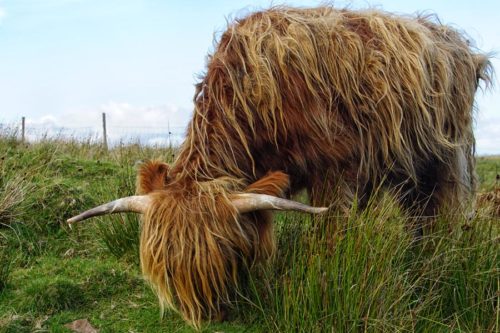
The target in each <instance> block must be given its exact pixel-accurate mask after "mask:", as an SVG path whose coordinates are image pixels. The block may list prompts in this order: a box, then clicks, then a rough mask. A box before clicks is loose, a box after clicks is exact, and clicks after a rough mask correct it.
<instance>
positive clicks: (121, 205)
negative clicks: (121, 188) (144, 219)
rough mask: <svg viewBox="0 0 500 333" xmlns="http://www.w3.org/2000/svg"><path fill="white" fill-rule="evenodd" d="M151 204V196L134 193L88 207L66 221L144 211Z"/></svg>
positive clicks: (73, 221)
mask: <svg viewBox="0 0 500 333" xmlns="http://www.w3.org/2000/svg"><path fill="white" fill-rule="evenodd" d="M150 205H151V198H150V197H149V196H146V195H134V196H131V197H125V198H121V199H117V200H114V201H111V202H108V203H105V204H103V205H100V206H98V207H95V208H92V209H89V210H87V211H85V212H83V213H81V214H79V215H77V216H74V217H72V218H70V219H68V221H67V222H68V223H75V222H80V221H83V220H86V219H88V218H91V217H94V216H100V215H105V214H114V213H127V212H132V213H145V212H146V210H147V209H148V207H149V206H150Z"/></svg>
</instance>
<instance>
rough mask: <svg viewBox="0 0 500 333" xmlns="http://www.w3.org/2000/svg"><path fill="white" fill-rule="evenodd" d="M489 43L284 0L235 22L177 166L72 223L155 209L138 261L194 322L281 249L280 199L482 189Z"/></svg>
mask: <svg viewBox="0 0 500 333" xmlns="http://www.w3.org/2000/svg"><path fill="white" fill-rule="evenodd" d="M489 73H490V64H489V61H488V59H487V56H485V55H483V54H481V53H479V52H477V51H475V50H474V49H473V48H472V46H471V45H470V42H469V40H467V39H466V38H465V37H464V36H463V35H462V34H461V33H459V32H457V31H456V30H454V29H453V28H450V27H449V26H446V25H443V24H441V23H439V21H437V19H435V18H434V17H424V16H416V17H401V16H396V15H392V14H388V13H384V12H380V11H374V10H366V11H351V10H337V9H334V8H331V7H328V6H326V7H320V8H314V9H294V8H284V7H277V8H272V9H269V10H266V11H262V12H257V13H253V14H251V15H249V16H247V17H246V18H243V19H239V20H236V21H235V22H234V23H231V24H230V25H229V27H228V28H227V30H226V31H225V32H224V33H223V34H222V36H221V37H220V41H219V43H218V45H217V46H216V49H215V51H214V53H213V54H212V55H210V56H209V58H208V63H207V71H206V74H205V75H204V77H203V78H202V80H201V82H200V83H199V84H197V86H196V92H195V96H194V114H193V118H192V120H191V122H190V125H189V127H188V131H187V136H186V139H185V142H184V143H183V144H182V146H181V147H180V151H179V153H178V156H177V158H176V160H175V161H174V163H173V164H172V165H171V166H170V165H167V164H165V163H161V162H147V163H145V164H144V165H143V166H142V167H141V169H140V171H139V176H138V186H137V195H136V196H132V197H128V198H122V199H118V200H116V201H114V202H112V203H108V204H105V205H102V206H100V207H97V208H94V209H92V210H90V211H87V212H85V213H83V214H81V215H79V216H77V217H74V218H72V219H70V220H69V221H68V222H76V221H80V220H83V219H86V218H88V217H91V216H95V215H101V214H106V213H114V212H123V211H132V212H137V213H142V214H143V219H142V233H141V239H140V257H141V268H142V272H143V274H144V276H145V278H146V279H147V280H148V281H149V282H150V283H151V285H152V286H153V288H154V289H155V291H156V293H157V294H158V297H159V300H160V303H161V306H162V308H163V307H164V306H166V307H168V308H173V309H177V310H179V311H180V313H181V314H182V315H183V316H184V318H185V319H186V320H187V321H188V322H190V323H191V324H193V325H195V326H199V324H200V322H201V321H202V320H203V319H210V318H217V317H220V315H221V311H222V310H221V309H222V307H223V306H224V305H225V304H229V303H230V298H231V297H230V296H229V295H230V290H231V288H233V287H234V286H236V285H237V283H238V271H239V270H240V268H241V267H242V265H244V264H249V263H253V262H255V261H258V260H264V259H266V258H269V257H270V256H271V255H272V254H273V252H274V248H275V244H274V237H273V231H272V215H271V212H270V210H273V209H281V210H298V211H305V212H310V213H320V212H323V211H325V210H326V209H327V208H322V207H312V206H307V205H303V204H300V203H297V202H295V201H292V200H290V199H286V198H284V197H288V198H289V197H290V195H292V194H294V193H297V192H298V191H300V190H303V189H306V190H307V191H308V193H309V197H310V201H311V204H312V205H313V206H330V205H331V203H332V202H335V203H336V208H339V209H342V208H343V207H344V208H345V207H349V204H350V203H351V202H352V200H353V198H354V197H355V196H358V197H359V198H360V200H361V202H363V200H366V198H369V197H370V195H371V194H372V192H373V191H374V190H375V189H376V188H378V187H379V186H382V187H384V188H386V189H388V190H392V191H394V192H395V193H397V194H398V195H397V196H398V200H399V202H400V203H401V205H402V206H403V207H404V208H405V209H406V211H407V212H408V214H413V215H415V216H420V215H434V214H436V213H439V211H440V210H442V209H443V208H446V207H447V208H458V207H460V206H461V205H463V204H464V203H466V202H468V201H469V199H470V198H471V195H472V194H473V193H474V188H475V177H474V163H475V160H474V136H473V132H472V123H473V104H474V94H475V91H476V89H477V87H478V83H479V81H480V80H484V81H486V82H488V81H489Z"/></svg>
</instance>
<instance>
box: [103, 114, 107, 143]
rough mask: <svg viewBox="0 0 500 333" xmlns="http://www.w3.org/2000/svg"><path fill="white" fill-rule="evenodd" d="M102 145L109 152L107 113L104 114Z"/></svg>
mask: <svg viewBox="0 0 500 333" xmlns="http://www.w3.org/2000/svg"><path fill="white" fill-rule="evenodd" d="M102 144H103V146H104V149H105V150H108V134H107V132H106V113H105V112H103V113H102Z"/></svg>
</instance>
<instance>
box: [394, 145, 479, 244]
mask: <svg viewBox="0 0 500 333" xmlns="http://www.w3.org/2000/svg"><path fill="white" fill-rule="evenodd" d="M472 168H473V165H472V163H471V161H470V160H469V159H468V158H467V156H466V154H464V151H463V150H462V149H456V150H455V151H454V152H453V155H452V156H451V157H450V158H449V159H447V160H446V161H441V160H437V159H436V160H434V161H432V163H429V164H428V166H427V167H426V168H425V170H424V172H422V173H421V174H420V176H419V179H418V183H417V184H416V185H412V186H411V187H407V188H406V189H407V191H406V193H405V194H404V195H402V199H401V202H402V204H403V206H404V207H405V208H406V210H407V211H408V212H409V215H410V219H411V221H410V227H412V229H413V230H414V231H415V237H416V238H421V237H422V235H423V229H424V227H425V226H426V225H429V224H432V223H433V222H434V221H435V218H436V216H437V215H438V214H446V213H453V214H461V213H465V212H466V209H469V208H470V207H469V205H470V204H471V197H472V193H473V191H474V186H475V179H474V173H473V170H472ZM402 188H403V189H404V187H402ZM403 192H405V191H403Z"/></svg>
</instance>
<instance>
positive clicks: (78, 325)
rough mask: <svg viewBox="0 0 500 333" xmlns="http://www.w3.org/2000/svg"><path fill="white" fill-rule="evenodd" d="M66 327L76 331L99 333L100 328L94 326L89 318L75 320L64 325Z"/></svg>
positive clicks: (77, 332)
mask: <svg viewBox="0 0 500 333" xmlns="http://www.w3.org/2000/svg"><path fill="white" fill-rule="evenodd" d="M64 327H66V328H69V329H70V330H72V331H73V332H76V333H99V330H97V329H95V328H94V327H92V325H91V324H90V323H89V321H88V320H87V319H78V320H75V321H74V322H71V323H69V324H66V325H64Z"/></svg>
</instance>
